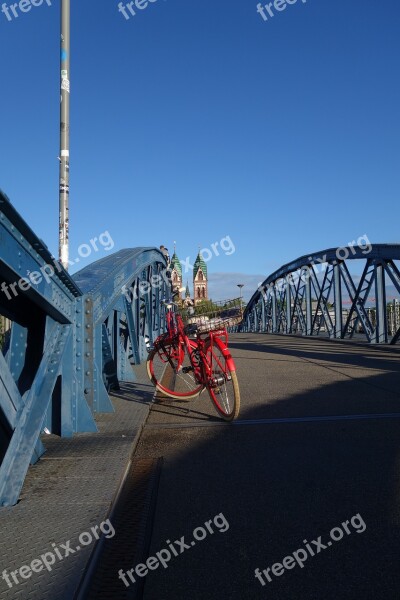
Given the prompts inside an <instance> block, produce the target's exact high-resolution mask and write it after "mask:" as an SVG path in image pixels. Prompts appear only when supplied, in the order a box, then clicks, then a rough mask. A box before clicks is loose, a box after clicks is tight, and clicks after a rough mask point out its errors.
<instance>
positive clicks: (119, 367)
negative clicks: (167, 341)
mask: <svg viewBox="0 0 400 600" xmlns="http://www.w3.org/2000/svg"><path fill="white" fill-rule="evenodd" d="M166 266H167V265H166V262H165V258H164V256H163V254H162V253H161V252H160V251H159V250H157V249H155V248H133V249H127V250H121V251H119V252H116V253H114V254H112V255H109V256H107V257H106V258H104V259H102V260H99V261H97V262H95V263H93V264H91V265H89V266H88V267H86V268H85V269H83V270H82V271H80V272H79V273H77V274H76V275H75V276H74V277H71V276H70V275H69V274H68V273H67V271H65V270H64V269H63V267H62V266H61V265H60V264H59V263H58V261H56V260H55V259H54V258H53V257H52V256H51V254H50V252H49V251H48V249H47V247H46V246H45V244H44V243H43V242H42V241H41V240H40V239H38V238H37V237H36V235H35V234H34V233H33V231H32V230H31V229H30V228H29V226H28V225H27V224H26V223H25V222H24V220H23V219H22V218H21V216H20V215H19V214H18V213H17V211H16V210H15V209H14V207H13V206H12V204H11V203H10V201H9V200H8V198H7V197H6V196H5V195H4V194H3V193H1V192H0V314H1V315H2V316H3V317H6V318H7V319H10V320H11V321H12V328H11V332H10V333H9V334H8V335H7V336H6V340H5V342H4V345H3V352H1V351H0V505H1V506H10V505H14V504H16V503H17V501H18V498H19V496H20V492H21V489H22V486H23V482H24V479H25V476H26V473H27V471H28V468H29V465H30V464H33V463H35V462H36V461H37V460H38V459H39V458H40V456H41V455H42V454H43V452H44V451H45V449H44V447H43V444H42V442H41V441H40V434H41V433H42V431H43V430H44V428H46V430H47V431H49V432H51V433H54V434H57V435H60V436H63V437H70V436H73V434H74V433H77V432H96V431H97V427H96V422H95V415H96V413H99V412H112V411H113V406H112V404H111V401H110V399H109V396H108V392H109V391H110V390H112V389H118V387H119V384H120V382H124V381H134V380H135V374H134V370H133V368H132V366H133V365H135V364H139V363H140V362H141V361H142V360H143V359H145V357H146V354H147V352H146V345H147V344H148V343H151V341H152V339H153V338H154V337H156V336H157V335H159V334H160V333H161V332H162V331H164V327H165V310H164V305H163V303H162V300H163V299H164V298H165V296H166V295H167V294H168V293H169V289H170V283H169V281H168V278H167V274H166Z"/></svg>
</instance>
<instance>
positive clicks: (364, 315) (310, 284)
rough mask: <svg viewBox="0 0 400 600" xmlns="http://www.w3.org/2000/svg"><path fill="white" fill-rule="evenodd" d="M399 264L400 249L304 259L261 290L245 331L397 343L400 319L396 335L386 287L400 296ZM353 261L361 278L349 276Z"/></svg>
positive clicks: (378, 247)
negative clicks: (356, 337)
mask: <svg viewBox="0 0 400 600" xmlns="http://www.w3.org/2000/svg"><path fill="white" fill-rule="evenodd" d="M340 257H346V258H340ZM398 260H400V244H374V245H369V246H368V247H366V246H348V247H345V248H340V249H337V248H334V249H329V250H323V251H322V252H317V253H315V254H311V255H306V256H302V257H300V258H298V259H297V260H294V261H292V262H290V263H288V264H287V265H284V266H283V267H281V268H280V269H278V270H277V271H275V272H274V273H272V274H271V275H270V276H269V277H267V279H266V280H265V281H264V282H263V283H262V284H261V285H260V286H259V288H258V289H257V291H256V292H255V294H254V295H253V296H252V298H251V300H250V302H249V303H248V305H247V307H246V310H245V312H244V316H243V322H242V324H241V326H240V330H241V331H251V332H265V333H282V334H302V335H308V336H312V335H318V334H320V333H324V334H325V335H329V337H331V338H337V339H346V338H353V337H354V336H355V335H357V336H359V335H362V336H364V338H366V339H367V341H368V342H370V343H388V342H390V343H391V344H395V343H396V342H397V341H398V340H399V337H400V323H399V319H398V318H397V320H396V326H395V330H394V331H390V330H389V327H388V303H387V286H388V285H392V286H394V289H395V290H396V292H397V294H399V296H400V271H399V268H398V266H397V265H396V263H395V261H398ZM354 261H362V263H361V264H362V269H360V273H361V274H359V275H354V274H351V272H350V271H351V268H350V266H353V265H351V263H353V264H354ZM371 294H373V296H372V297H371ZM345 304H348V308H347V309H345V308H344V305H345Z"/></svg>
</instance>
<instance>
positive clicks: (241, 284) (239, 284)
mask: <svg viewBox="0 0 400 600" xmlns="http://www.w3.org/2000/svg"><path fill="white" fill-rule="evenodd" d="M237 287H238V288H239V289H240V316H241V317H243V310H242V288H243V287H244V283H238V284H237Z"/></svg>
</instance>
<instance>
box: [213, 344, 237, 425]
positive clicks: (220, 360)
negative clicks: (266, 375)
mask: <svg viewBox="0 0 400 600" xmlns="http://www.w3.org/2000/svg"><path fill="white" fill-rule="evenodd" d="M205 354H206V358H207V363H208V370H209V376H208V382H207V390H208V393H209V395H210V398H211V400H212V402H213V404H214V406H215V408H216V409H217V412H218V414H219V415H220V416H221V417H222V418H223V419H225V421H233V419H236V417H237V416H238V415H239V411H240V390H239V383H238V378H237V375H236V371H235V370H232V362H233V359H232V357H231V355H230V353H229V350H228V349H227V347H226V346H225V344H224V343H223V342H222V341H221V340H219V339H218V338H215V339H214V340H213V341H212V342H210V343H209V344H208V346H207V348H206V351H205Z"/></svg>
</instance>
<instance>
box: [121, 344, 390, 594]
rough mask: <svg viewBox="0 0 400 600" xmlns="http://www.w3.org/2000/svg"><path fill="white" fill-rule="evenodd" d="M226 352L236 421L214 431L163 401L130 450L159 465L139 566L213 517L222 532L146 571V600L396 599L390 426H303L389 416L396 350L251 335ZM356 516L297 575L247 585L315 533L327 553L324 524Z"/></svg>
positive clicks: (374, 422)
mask: <svg viewBox="0 0 400 600" xmlns="http://www.w3.org/2000/svg"><path fill="white" fill-rule="evenodd" d="M231 342H232V348H233V354H234V356H235V359H236V362H237V366H238V371H239V377H240V385H241V393H242V411H241V415H240V421H239V422H237V423H236V424H235V425H233V426H230V425H229V424H228V425H226V424H220V422H219V421H216V420H213V419H214V415H213V410H212V408H211V407H210V404H209V401H208V399H207V398H206V397H205V396H204V397H203V398H201V399H199V400H195V401H191V402H190V403H189V404H184V403H179V402H171V403H170V402H168V401H167V402H166V401H163V402H161V403H159V404H158V405H157V406H154V407H153V409H152V411H151V414H150V418H149V420H148V422H147V425H146V427H145V430H144V434H143V435H142V438H141V442H140V444H139V448H138V451H137V458H144V457H146V458H151V457H160V456H162V457H164V463H163V464H164V466H163V470H162V475H161V480H160V487H159V494H158V502H157V509H156V515H155V524H154V531H153V537H152V542H151V549H150V554H151V555H154V554H155V553H156V552H158V551H160V550H161V549H162V548H168V546H167V545H166V543H165V542H166V540H179V539H180V537H181V536H182V535H185V536H186V541H189V543H190V541H191V540H192V539H193V536H192V531H193V530H194V529H195V528H197V527H199V526H202V525H204V523H205V522H206V521H208V520H210V519H213V517H215V515H218V514H219V513H221V512H222V513H223V515H224V516H225V518H226V520H227V521H228V522H229V530H228V531H226V532H225V533H218V532H217V529H216V527H215V526H214V530H215V531H216V533H214V534H213V535H210V534H209V535H208V537H206V538H205V539H204V540H203V541H201V542H200V541H199V542H196V545H195V547H191V548H190V550H189V549H188V550H186V551H185V552H184V553H183V554H182V555H179V556H178V557H173V558H172V559H171V561H170V562H169V567H168V569H164V568H162V567H160V568H158V569H157V570H155V571H152V572H149V574H148V575H147V577H146V584H145V594H144V598H145V600H154V599H155V598H163V599H168V598H184V599H186V598H190V599H191V600H203V599H204V598H208V599H214V598H215V599H220V598H224V599H225V598H227V599H228V598H229V600H236V599H237V600H243V599H245V598H251V599H252V600H257V599H258V598H259V599H260V600H261V599H265V598H266V597H268V598H270V599H271V600H286V599H287V600H294V599H296V600H297V599H304V600H310V599H315V600H320V599H321V598H324V599H332V600H333V599H335V600H336V599H337V598H340V599H341V600H343V599H351V600H356V599H357V600H358V599H359V598H371V599H372V598H374V599H376V598H385V599H391V598H393V599H395V598H396V599H398V598H399V597H400V578H399V575H398V573H399V571H398V557H399V524H400V511H399V506H400V497H399V496H400V486H399V479H400V477H399V474H400V465H399V450H400V439H399V432H400V419H398V418H396V417H394V416H392V417H387V418H371V419H365V420H364V419H361V418H354V419H343V420H342V419H334V420H324V419H321V420H315V421H313V420H308V421H307V420H305V421H304V422H303V421H302V420H301V418H302V417H328V416H336V417H341V416H343V417H346V416H351V415H371V414H382V413H398V414H397V416H398V417H400V408H399V367H400V355H399V351H398V350H396V349H389V348H382V347H380V348H373V347H366V346H365V345H355V344H354V345H353V344H344V343H337V342H330V341H328V340H327V341H324V340H321V341H320V340H315V339H304V338H296V337H279V336H265V335H252V334H241V335H234V336H232V340H231ZM188 410H189V412H187V411H188ZM274 419H282V422H274V421H273V420H274ZM199 425H200V426H199ZM358 513H359V514H360V515H361V517H362V519H363V520H364V522H365V523H366V526H367V528H366V530H365V532H363V533H357V532H356V531H355V529H352V533H351V534H350V535H347V534H345V535H344V538H343V539H342V540H341V541H337V542H334V543H333V546H332V547H328V548H327V549H325V550H321V551H320V553H319V554H317V555H316V556H314V557H309V558H308V560H307V561H306V562H305V565H304V568H300V566H298V565H297V566H296V567H294V568H292V569H291V570H285V571H284V573H283V574H280V575H279V576H274V575H273V574H272V576H271V572H269V576H270V577H271V579H272V581H271V582H268V581H267V579H265V578H264V581H265V584H266V585H265V586H264V587H263V586H262V585H261V583H260V582H259V581H258V580H257V579H256V578H255V574H254V571H255V569H256V568H259V569H260V570H261V571H262V570H263V569H268V567H272V565H274V564H275V563H282V560H283V559H284V558H285V557H286V556H288V555H290V554H293V552H295V551H296V550H298V549H299V548H304V543H303V540H307V541H308V542H311V540H317V538H318V537H319V536H322V542H323V543H324V542H325V544H326V542H327V540H329V539H330V538H329V532H330V531H331V529H332V528H333V527H336V526H341V523H343V522H345V521H346V520H350V519H351V517H353V516H354V515H356V514H358ZM355 524H356V525H357V524H358V521H355ZM358 528H359V529H362V526H359V525H358ZM335 535H336V533H335ZM338 535H339V534H338ZM311 547H312V548H313V547H314V550H315V551H317V546H316V545H314V546H311ZM288 564H289V565H290V564H291V563H290V562H288ZM296 564H297V563H296ZM122 566H123V565H122ZM131 566H134V565H131ZM276 569H277V572H279V569H278V567H276Z"/></svg>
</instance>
